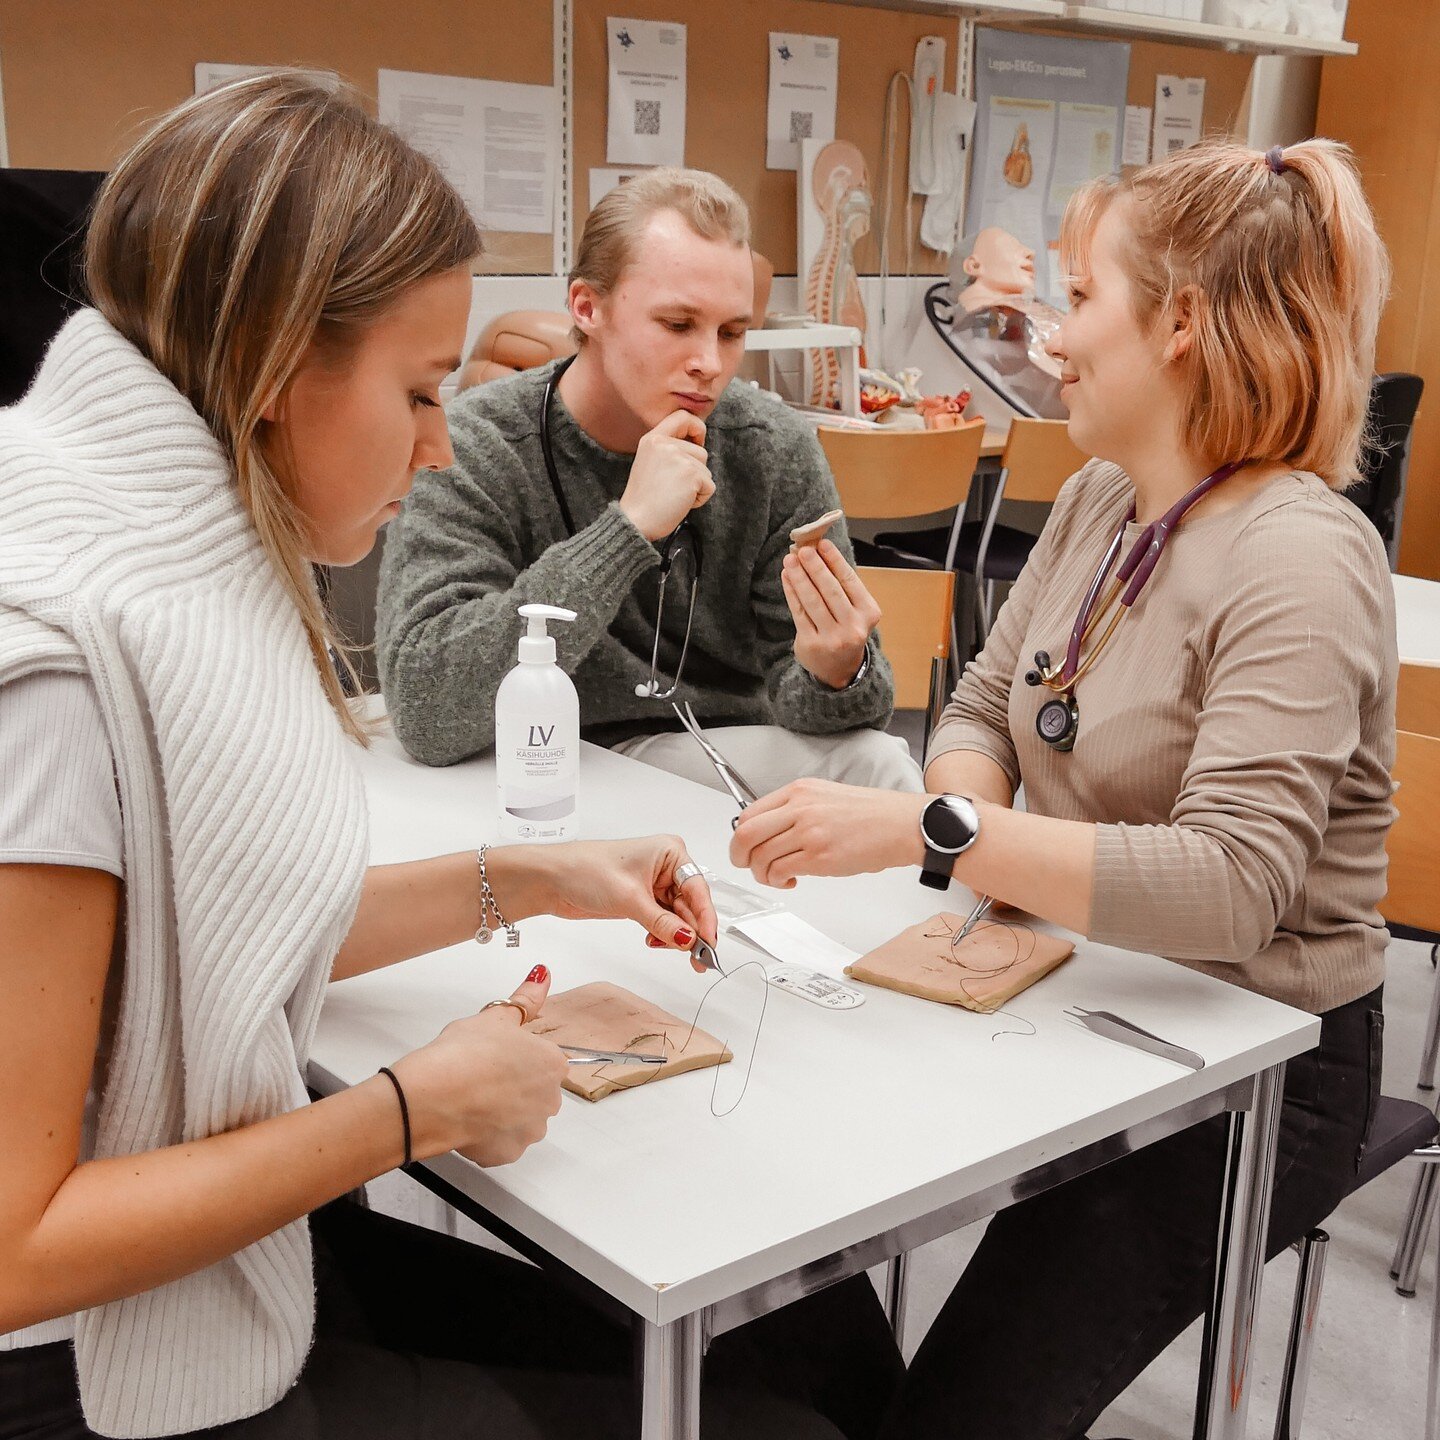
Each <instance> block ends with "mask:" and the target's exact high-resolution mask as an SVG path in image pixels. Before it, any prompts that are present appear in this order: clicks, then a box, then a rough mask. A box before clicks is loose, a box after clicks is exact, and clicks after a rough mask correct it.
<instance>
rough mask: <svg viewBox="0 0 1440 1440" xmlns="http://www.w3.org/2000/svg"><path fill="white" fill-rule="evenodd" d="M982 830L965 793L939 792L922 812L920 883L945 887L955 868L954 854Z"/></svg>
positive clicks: (962, 852)
mask: <svg viewBox="0 0 1440 1440" xmlns="http://www.w3.org/2000/svg"><path fill="white" fill-rule="evenodd" d="M979 834H980V817H979V815H977V814H976V812H975V806H974V804H973V803H972V802H971V801H969V800H967V799H966V798H965V796H963V795H937V796H936V797H935V798H934V799H933V800H932V801H931V802H930V803H929V804H928V805H927V806H926V807H925V809H924V810H922V811H921V812H920V838H921V840H922V841H923V842H924V844H925V859H924V860H923V861H922V862H921V865H920V883H921V884H922V885H928V886H929V887H930V888H931V889H932V890H946V889H948V888H949V886H950V881H951V878H952V876H953V874H954V870H955V857H956V856H957V855H962V854H964V852H965V851H966V850H968V849H969V848H970V847H971V846H972V845H973V844H974V843H975V840H976V837H977V836H978V835H979Z"/></svg>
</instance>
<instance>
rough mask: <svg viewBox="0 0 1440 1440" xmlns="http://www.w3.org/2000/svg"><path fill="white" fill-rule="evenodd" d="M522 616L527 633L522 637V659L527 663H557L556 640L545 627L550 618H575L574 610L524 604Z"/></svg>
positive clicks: (521, 610)
mask: <svg viewBox="0 0 1440 1440" xmlns="http://www.w3.org/2000/svg"><path fill="white" fill-rule="evenodd" d="M520 617H521V619H523V620H524V621H525V622H526V630H525V634H524V635H522V636H521V637H520V660H521V662H522V663H523V664H525V665H553V664H554V663H555V640H554V637H553V636H552V635H551V634H550V632H549V631H548V630H547V629H546V628H545V626H546V622H547V621H550V620H573V619H574V618H575V612H574V611H573V610H564V609H561V607H560V606H559V605H522V606H521V607H520Z"/></svg>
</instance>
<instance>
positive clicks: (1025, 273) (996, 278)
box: [959, 225, 1035, 315]
mask: <svg viewBox="0 0 1440 1440" xmlns="http://www.w3.org/2000/svg"><path fill="white" fill-rule="evenodd" d="M963 268H964V271H965V273H966V274H967V275H968V276H969V277H970V283H969V284H968V285H967V286H965V287H964V289H962V290H961V291H960V297H959V299H960V305H961V307H962V308H963V309H964V310H965V311H966V312H967V313H968V314H972V315H973V314H974V313H975V311H977V310H983V309H985V308H986V307H987V306H990V305H1003V304H1013V303H1014V302H1015V301H1017V300H1027V299H1030V298H1032V297H1033V296H1034V294H1035V252H1034V251H1033V250H1031V249H1030V248H1029V247H1028V246H1027V245H1024V244H1022V243H1021V242H1020V241H1019V240H1017V239H1016V238H1015V237H1014V236H1013V235H1012V234H1011V233H1010V232H1009V231H1008V230H1001V229H1000V228H999V227H998V226H995V225H992V226H990V228H989V229H987V230H982V231H981V232H980V233H979V234H978V235H977V236H976V237H975V245H974V248H973V249H972V250H971V251H970V253H969V255H967V256H966V257H965V260H964V265H963Z"/></svg>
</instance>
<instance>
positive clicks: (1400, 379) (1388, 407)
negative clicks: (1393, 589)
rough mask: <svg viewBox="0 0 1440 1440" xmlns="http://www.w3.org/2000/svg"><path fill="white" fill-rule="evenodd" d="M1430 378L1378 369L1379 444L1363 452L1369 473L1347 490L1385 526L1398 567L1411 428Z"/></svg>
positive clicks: (1373, 398)
mask: <svg viewBox="0 0 1440 1440" xmlns="http://www.w3.org/2000/svg"><path fill="white" fill-rule="evenodd" d="M1424 389H1425V382H1424V381H1423V380H1422V379H1421V378H1420V377H1419V376H1418V375H1406V374H1403V373H1397V374H1389V375H1377V376H1376V377H1375V379H1374V380H1373V381H1372V382H1371V386H1370V434H1371V437H1372V440H1373V444H1371V445H1369V446H1367V447H1366V449H1365V453H1364V454H1363V455H1362V456H1361V458H1360V468H1361V470H1362V472H1363V478H1362V479H1361V480H1360V482H1359V483H1358V484H1357V485H1354V486H1352V487H1351V488H1350V489H1349V490H1347V491H1346V492H1345V494H1346V498H1347V499H1349V500H1352V501H1353V502H1354V503H1355V504H1356V505H1358V506H1359V507H1360V509H1361V510H1363V511H1364V512H1365V514H1366V515H1367V516H1368V517H1369V519H1370V523H1371V524H1372V525H1374V527H1375V528H1376V529H1377V530H1378V531H1379V532H1380V538H1381V539H1382V540H1383V541H1384V542H1385V550H1386V553H1387V554H1388V555H1389V556H1390V568H1391V569H1392V570H1393V569H1394V568H1395V565H1396V561H1397V558H1398V554H1399V548H1400V522H1401V520H1402V518H1403V515H1404V505H1405V475H1406V471H1407V470H1408V469H1409V466H1410V434H1411V431H1412V430H1413V429H1414V425H1415V412H1416V411H1417V410H1418V409H1419V408H1420V396H1421V394H1422V393H1423V392H1424Z"/></svg>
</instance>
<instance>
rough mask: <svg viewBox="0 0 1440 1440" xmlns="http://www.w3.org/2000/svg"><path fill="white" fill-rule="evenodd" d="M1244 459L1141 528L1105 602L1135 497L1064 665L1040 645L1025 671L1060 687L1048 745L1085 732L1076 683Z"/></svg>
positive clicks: (1044, 731)
mask: <svg viewBox="0 0 1440 1440" xmlns="http://www.w3.org/2000/svg"><path fill="white" fill-rule="evenodd" d="M1244 464H1245V461H1243V460H1237V461H1236V462H1235V463H1234V464H1231V465H1222V466H1221V467H1220V468H1219V469H1218V470H1217V471H1216V472H1215V473H1214V474H1213V475H1207V476H1206V477H1205V478H1204V479H1203V480H1202V481H1201V482H1200V483H1199V484H1198V485H1197V486H1196V487H1195V488H1194V489H1193V490H1190V491H1188V492H1187V493H1186V494H1184V495H1182V496H1181V497H1180V499H1179V500H1177V501H1176V502H1175V504H1174V505H1172V506H1171V507H1170V509H1168V510H1167V511H1166V512H1165V513H1164V514H1163V515H1162V516H1161V517H1160V518H1159V519H1158V520H1152V521H1151V522H1150V524H1148V525H1147V526H1146V527H1145V528H1144V529H1143V530H1142V531H1141V532H1140V535H1139V538H1138V539H1137V540H1136V541H1135V544H1134V546H1133V547H1132V548H1131V551H1130V553H1129V554H1128V555H1127V556H1126V557H1125V559H1124V560H1123V561H1121V563H1120V568H1119V569H1118V570H1117V571H1116V572H1115V579H1114V582H1113V583H1112V584H1111V586H1110V589H1109V591H1108V593H1107V594H1106V596H1105V599H1104V600H1103V601H1101V600H1100V599H1099V596H1100V590H1101V587H1102V586H1103V585H1104V584H1105V577H1106V576H1107V575H1108V574H1109V573H1110V567H1111V566H1112V565H1113V564H1114V563H1115V558H1116V556H1117V555H1119V553H1120V546H1121V543H1122V542H1123V541H1124V539H1125V527H1126V526H1127V525H1129V524H1131V522H1132V521H1133V520H1134V519H1135V502H1134V501H1133V500H1132V501H1131V502H1130V510H1129V512H1128V513H1127V515H1126V516H1125V519H1124V521H1123V522H1122V524H1121V526H1120V528H1119V529H1118V530H1117V531H1116V532H1115V538H1114V539H1113V540H1112V541H1111V542H1110V547H1109V549H1107V550H1106V551H1105V555H1104V558H1103V559H1102V560H1101V561H1100V568H1099V569H1098V570H1096V572H1095V578H1094V579H1093V580H1092V581H1091V582H1090V588H1089V589H1088V590H1087V591H1086V592H1085V599H1084V600H1083V601H1082V602H1081V604H1080V613H1079V614H1078V615H1076V617H1075V628H1074V629H1073V630H1071V632H1070V644H1069V647H1068V648H1067V649H1066V651H1065V663H1064V664H1063V665H1061V666H1060V668H1059V669H1058V670H1057V669H1054V668H1052V666H1051V664H1050V656H1049V654H1048V652H1046V651H1044V650H1037V651H1036V652H1035V668H1034V669H1033V670H1027V671H1026V672H1025V683H1026V684H1027V685H1043V686H1044V687H1045V688H1046V689H1047V690H1053V691H1054V692H1055V698H1054V699H1051V700H1047V701H1046V702H1045V703H1044V704H1043V705H1042V706H1041V707H1040V710H1039V713H1038V714H1037V715H1036V716H1035V731H1036V733H1037V734H1038V735H1039V736H1040V738H1041V739H1042V740H1043V741H1044V742H1045V743H1046V744H1047V745H1050V746H1053V747H1054V748H1055V749H1056V750H1072V749H1074V747H1075V737H1076V736H1077V735H1078V734H1079V733H1080V702H1079V701H1078V700H1076V698H1075V687H1076V685H1078V684H1079V683H1080V681H1081V680H1082V679H1084V677H1085V676H1086V675H1087V674H1088V673H1089V670H1090V667H1091V666H1092V665H1094V663H1095V662H1096V660H1098V659H1099V658H1100V652H1101V651H1102V650H1104V648H1105V646H1106V644H1107V643H1108V642H1109V640H1110V637H1111V636H1112V635H1113V634H1114V633H1115V630H1116V627H1117V626H1118V625H1119V624H1120V622H1121V621H1122V620H1123V619H1124V618H1125V616H1126V615H1128V614H1129V613H1130V609H1131V607H1132V606H1133V605H1134V604H1135V602H1136V600H1138V599H1139V598H1140V592H1141V591H1142V590H1143V589H1144V588H1145V582H1146V581H1147V580H1148V579H1149V578H1150V576H1151V574H1152V573H1153V572H1154V570H1155V566H1156V565H1157V564H1159V562H1160V557H1161V555H1163V554H1164V553H1165V546H1166V544H1167V543H1168V542H1169V539H1170V536H1171V534H1172V533H1173V531H1174V530H1175V527H1176V526H1177V525H1179V523H1180V521H1181V520H1182V519H1184V517H1185V516H1186V514H1187V513H1188V512H1189V510H1190V508H1191V506H1193V505H1194V504H1196V503H1197V502H1198V501H1200V500H1203V499H1204V498H1205V496H1207V495H1208V494H1209V493H1210V492H1211V491H1212V490H1213V489H1214V488H1215V487H1216V486H1217V485H1220V484H1223V483H1224V482H1225V481H1226V480H1228V479H1229V478H1230V477H1231V476H1232V475H1233V474H1235V472H1236V471H1237V470H1239V469H1241V468H1242V467H1243V466H1244ZM1122 592H1123V593H1122ZM1117 596H1118V597H1119V601H1120V603H1119V606H1118V607H1117V608H1116V609H1115V613H1114V614H1113V615H1111V616H1110V623H1109V624H1108V625H1107V626H1106V627H1105V633H1104V634H1103V635H1101V637H1100V639H1099V640H1098V641H1097V642H1096V644H1095V646H1094V647H1093V648H1092V649H1091V651H1090V653H1089V654H1088V655H1087V656H1086V657H1085V660H1084V662H1083V663H1082V662H1081V659H1080V649H1081V647H1082V646H1083V645H1084V644H1085V642H1086V641H1087V640H1088V639H1089V638H1090V633H1091V631H1092V630H1094V629H1095V627H1096V626H1097V625H1098V624H1099V623H1100V621H1101V620H1102V619H1104V617H1105V616H1106V615H1107V614H1108V613H1109V611H1110V609H1111V607H1112V606H1113V605H1115V601H1116V597H1117ZM1097 602H1098V603H1097Z"/></svg>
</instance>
